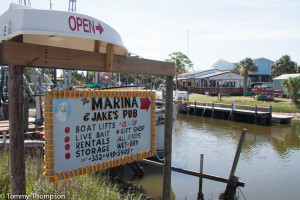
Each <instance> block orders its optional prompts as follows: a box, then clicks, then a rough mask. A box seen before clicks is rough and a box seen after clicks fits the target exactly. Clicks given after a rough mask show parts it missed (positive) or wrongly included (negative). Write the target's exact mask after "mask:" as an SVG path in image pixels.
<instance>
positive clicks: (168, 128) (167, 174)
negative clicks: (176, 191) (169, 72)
mask: <svg viewBox="0 0 300 200" xmlns="http://www.w3.org/2000/svg"><path fill="white" fill-rule="evenodd" d="M172 116H173V76H166V113H165V141H164V145H165V147H164V154H165V162H164V169H163V175H164V180H163V200H169V199H170V195H171V156H172Z"/></svg>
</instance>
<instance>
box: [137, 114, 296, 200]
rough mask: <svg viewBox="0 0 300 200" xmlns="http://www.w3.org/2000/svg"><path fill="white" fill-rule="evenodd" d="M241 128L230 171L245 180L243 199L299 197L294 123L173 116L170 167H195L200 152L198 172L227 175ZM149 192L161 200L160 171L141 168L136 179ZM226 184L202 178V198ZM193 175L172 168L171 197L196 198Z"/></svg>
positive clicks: (214, 195) (214, 193)
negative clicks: (238, 152)
mask: <svg viewBox="0 0 300 200" xmlns="http://www.w3.org/2000/svg"><path fill="white" fill-rule="evenodd" d="M243 128H246V129H247V135H246V140H245V142H244V146H243V150H242V153H241V156H240V160H239V163H238V167H237V171H236V175H237V176H239V177H240V181H242V182H245V183H246V187H245V188H242V190H243V193H244V194H245V196H246V198H247V199H265V200H268V199H272V200H274V199H299V195H298V187H299V185H300V179H299V178H300V177H299V166H300V159H299V158H300V151H299V150H300V123H299V122H297V121H292V123H291V124H287V125H273V126H258V125H254V124H246V123H239V122H231V121H227V120H218V119H211V118H205V117H204V118H202V117H199V116H189V118H188V122H187V118H186V115H178V119H177V121H176V124H175V127H174V131H173V146H172V148H173V151H172V165H173V166H176V167H181V168H186V169H190V170H194V171H199V163H200V154H201V153H203V154H204V173H208V174H213V175H216V176H221V177H228V176H229V172H230V169H231V166H232V162H233V159H234V155H235V151H236V148H237V145H238V141H239V138H240V135H241V131H242V129H243ZM137 183H138V184H141V185H144V186H146V185H147V186H146V191H147V193H148V194H149V196H151V197H154V199H161V193H162V169H157V168H155V167H147V168H146V171H145V177H144V178H143V179H140V180H138V181H137ZM225 187H226V185H225V184H223V183H218V182H215V181H209V180H204V183H203V191H204V197H205V199H218V196H219V194H220V193H222V192H223V191H224V190H225ZM197 192H198V178H196V177H191V176H188V175H184V174H179V173H176V172H172V197H173V198H175V199H196V198H197Z"/></svg>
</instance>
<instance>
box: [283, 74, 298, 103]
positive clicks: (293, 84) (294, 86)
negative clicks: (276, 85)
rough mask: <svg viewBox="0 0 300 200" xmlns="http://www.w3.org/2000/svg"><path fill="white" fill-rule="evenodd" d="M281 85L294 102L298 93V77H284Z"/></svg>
mask: <svg viewBox="0 0 300 200" xmlns="http://www.w3.org/2000/svg"><path fill="white" fill-rule="evenodd" d="M282 86H283V88H284V89H285V90H286V91H287V93H288V94H292V100H293V102H294V103H296V102H297V98H298V93H299V91H300V77H294V78H292V77H290V78H288V79H285V80H283V82H282Z"/></svg>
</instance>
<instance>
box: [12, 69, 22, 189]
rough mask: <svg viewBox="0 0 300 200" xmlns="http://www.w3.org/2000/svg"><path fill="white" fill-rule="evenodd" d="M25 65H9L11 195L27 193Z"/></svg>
mask: <svg viewBox="0 0 300 200" xmlns="http://www.w3.org/2000/svg"><path fill="white" fill-rule="evenodd" d="M23 89H24V86H23V67H22V66H15V65H13V66H10V67H9V153H10V159H9V161H10V187H11V195H26V180H25V156H24V128H23V103H24V95H23Z"/></svg>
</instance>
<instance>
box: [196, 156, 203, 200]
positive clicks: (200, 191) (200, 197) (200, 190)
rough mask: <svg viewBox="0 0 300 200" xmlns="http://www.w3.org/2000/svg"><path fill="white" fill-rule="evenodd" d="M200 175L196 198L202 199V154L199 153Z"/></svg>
mask: <svg viewBox="0 0 300 200" xmlns="http://www.w3.org/2000/svg"><path fill="white" fill-rule="evenodd" d="M200 175H201V177H199V192H198V198H197V200H203V199H204V195H203V192H202V185H203V178H202V175H203V154H200Z"/></svg>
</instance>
